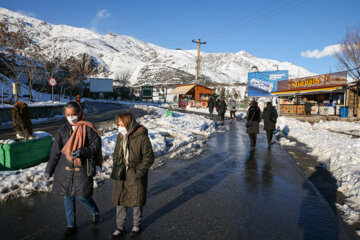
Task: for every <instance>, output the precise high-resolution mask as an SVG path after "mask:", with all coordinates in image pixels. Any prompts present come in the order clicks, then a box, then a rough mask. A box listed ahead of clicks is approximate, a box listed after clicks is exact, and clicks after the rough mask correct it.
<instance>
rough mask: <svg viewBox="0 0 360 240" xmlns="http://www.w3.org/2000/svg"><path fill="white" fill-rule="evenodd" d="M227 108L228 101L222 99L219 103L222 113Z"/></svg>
mask: <svg viewBox="0 0 360 240" xmlns="http://www.w3.org/2000/svg"><path fill="white" fill-rule="evenodd" d="M226 110H227V106H226V103H225V101H220V103H219V112H220V114H224V113H225V112H226Z"/></svg>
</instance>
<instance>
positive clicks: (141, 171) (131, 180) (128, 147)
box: [112, 113, 154, 239]
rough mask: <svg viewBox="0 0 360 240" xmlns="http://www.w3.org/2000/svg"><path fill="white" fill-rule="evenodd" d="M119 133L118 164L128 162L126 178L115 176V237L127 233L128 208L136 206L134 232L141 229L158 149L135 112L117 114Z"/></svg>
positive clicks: (115, 162)
mask: <svg viewBox="0 0 360 240" xmlns="http://www.w3.org/2000/svg"><path fill="white" fill-rule="evenodd" d="M116 124H117V126H118V129H119V135H118V137H117V142H116V146H115V150H114V154H113V161H114V165H115V164H117V165H118V164H121V163H124V165H125V169H126V171H125V180H115V182H114V190H113V196H112V202H113V204H114V205H115V206H116V225H117V228H116V229H115V231H114V233H113V234H112V238H114V239H117V238H118V237H120V236H123V235H125V220H126V212H127V208H129V207H130V208H132V209H133V228H132V232H131V235H132V236H136V235H138V234H139V233H140V231H141V219H142V208H143V206H144V205H145V203H146V192H147V183H148V171H149V168H150V167H151V165H152V164H153V162H154V153H153V149H152V146H151V142H150V139H149V137H148V131H147V129H146V128H145V127H143V126H141V125H140V124H139V123H137V122H136V119H135V117H134V116H133V115H131V114H129V113H123V114H121V115H118V116H116Z"/></svg>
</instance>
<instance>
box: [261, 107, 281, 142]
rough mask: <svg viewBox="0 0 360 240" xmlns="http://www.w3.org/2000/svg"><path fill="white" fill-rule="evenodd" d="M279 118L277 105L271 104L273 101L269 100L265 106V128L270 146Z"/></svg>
mask: <svg viewBox="0 0 360 240" xmlns="http://www.w3.org/2000/svg"><path fill="white" fill-rule="evenodd" d="M277 118H278V114H277V111H276V109H275V107H274V106H273V105H272V104H271V102H268V103H267V105H266V107H265V108H264V112H263V119H264V130H265V131H266V136H267V141H268V145H269V147H270V146H271V140H272V137H273V132H274V130H275V129H276V120H277Z"/></svg>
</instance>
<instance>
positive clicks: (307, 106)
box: [305, 100, 312, 116]
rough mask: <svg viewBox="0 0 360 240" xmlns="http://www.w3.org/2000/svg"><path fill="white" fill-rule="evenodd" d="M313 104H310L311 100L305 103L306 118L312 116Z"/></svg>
mask: <svg viewBox="0 0 360 240" xmlns="http://www.w3.org/2000/svg"><path fill="white" fill-rule="evenodd" d="M311 106H312V105H311V102H309V100H307V101H306V102H305V114H306V116H310V115H311Z"/></svg>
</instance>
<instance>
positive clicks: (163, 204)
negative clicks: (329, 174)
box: [0, 122, 351, 240]
mask: <svg viewBox="0 0 360 240" xmlns="http://www.w3.org/2000/svg"><path fill="white" fill-rule="evenodd" d="M226 129H227V131H225V132H223V133H218V134H216V135H214V136H213V137H212V138H211V139H210V140H209V142H208V144H207V146H206V149H205V151H204V153H203V154H202V155H200V156H198V157H195V158H194V159H192V160H181V159H172V160H170V159H169V160H168V161H167V162H166V165H165V166H163V167H161V168H158V169H156V170H153V171H151V172H150V174H149V188H148V202H147V204H146V206H145V208H144V214H143V223H142V228H143V232H142V234H141V236H139V237H138V238H135V239H327V240H329V239H351V238H350V237H349V234H348V232H347V230H346V228H345V226H344V224H343V223H342V222H341V220H339V219H340V218H339V217H338V216H337V215H336V211H334V210H333V209H332V208H331V207H330V206H329V204H328V203H327V202H326V201H325V200H324V199H323V198H322V197H321V196H320V195H319V194H318V192H317V191H316V190H315V189H314V187H313V186H312V185H311V184H310V183H309V182H308V181H307V180H306V178H305V177H304V175H303V173H302V172H300V171H299V170H298V168H297V167H296V165H295V164H294V161H293V160H292V159H291V158H290V157H289V155H288V154H287V152H286V151H284V150H283V149H282V148H281V147H280V146H279V145H273V147H272V148H271V149H270V150H268V149H267V144H266V140H265V139H266V136H265V135H264V134H260V135H259V139H258V143H257V146H256V149H255V151H252V152H251V151H249V148H248V146H249V139H248V136H247V135H246V134H245V128H244V123H242V122H238V123H236V125H233V124H228V123H226ZM112 185H113V184H112V182H111V181H107V182H106V184H105V185H103V186H101V187H100V188H99V189H97V190H96V191H95V195H94V199H95V201H96V202H97V203H98V206H99V208H100V210H101V212H102V214H101V221H100V223H99V225H98V226H97V227H94V226H92V225H91V219H90V214H89V213H88V212H87V210H86V209H84V207H82V206H81V205H80V204H79V203H78V202H77V206H78V207H77V216H78V218H77V222H78V227H79V230H78V233H77V235H76V236H75V237H74V238H72V239H108V238H109V235H110V234H111V233H112V231H113V230H114V229H115V209H114V206H113V205H112V203H111V194H112V193H111V191H112ZM0 212H1V215H0V223H1V224H0V238H1V239H61V235H62V233H63V231H64V229H65V226H66V221H65V214H64V207H63V202H62V199H60V198H59V197H56V196H53V195H52V194H49V193H43V194H36V195H34V196H32V197H29V198H24V199H16V200H12V201H9V202H7V203H2V204H0ZM130 215H131V214H129V219H131V216H130ZM126 226H127V229H128V231H130V229H131V220H128V221H127V225H126ZM122 239H130V236H126V237H124V238H122Z"/></svg>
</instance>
